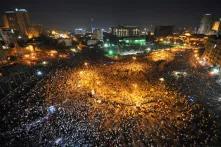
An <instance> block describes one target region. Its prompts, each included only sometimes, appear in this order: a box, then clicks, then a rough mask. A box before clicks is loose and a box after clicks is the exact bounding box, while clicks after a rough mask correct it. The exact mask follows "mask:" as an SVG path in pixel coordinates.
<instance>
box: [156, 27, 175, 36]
mask: <svg viewBox="0 0 221 147" xmlns="http://www.w3.org/2000/svg"><path fill="white" fill-rule="evenodd" d="M173 29H174V27H173V26H156V27H155V30H154V35H155V36H156V37H166V36H169V35H172V34H173Z"/></svg>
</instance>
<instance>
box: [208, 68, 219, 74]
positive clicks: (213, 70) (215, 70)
mask: <svg viewBox="0 0 221 147" xmlns="http://www.w3.org/2000/svg"><path fill="white" fill-rule="evenodd" d="M219 72H220V70H219V68H217V67H215V68H213V69H212V71H211V72H210V74H212V75H218V74H219Z"/></svg>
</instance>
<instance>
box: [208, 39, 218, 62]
mask: <svg viewBox="0 0 221 147" xmlns="http://www.w3.org/2000/svg"><path fill="white" fill-rule="evenodd" d="M204 57H205V58H206V59H207V61H209V62H210V63H212V64H219V65H221V39H220V38H219V39H215V38H210V39H209V40H208V42H207V44H206V50H205V53H204Z"/></svg>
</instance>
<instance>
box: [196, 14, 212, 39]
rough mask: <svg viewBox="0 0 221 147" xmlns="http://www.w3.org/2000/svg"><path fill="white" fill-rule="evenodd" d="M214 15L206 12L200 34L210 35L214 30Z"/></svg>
mask: <svg viewBox="0 0 221 147" xmlns="http://www.w3.org/2000/svg"><path fill="white" fill-rule="evenodd" d="M212 24H213V17H212V15H211V14H205V15H204V16H203V18H202V20H201V23H200V27H199V30H198V34H204V35H210V33H211V30H212Z"/></svg>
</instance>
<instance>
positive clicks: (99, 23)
mask: <svg viewBox="0 0 221 147" xmlns="http://www.w3.org/2000/svg"><path fill="white" fill-rule="evenodd" d="M219 5H220V2H219V1H217V0H212V1H209V0H203V1H199V0H195V1H189V0H188V1H184V0H181V1H179V2H178V1H175V0H169V1H162V0H155V1H148V2H146V1H144V0H139V1H131V0H129V1H126V0H121V1H116V0H113V1H101V0H98V1H89V0H83V1H70V0H65V1H58V0H55V1H51V0H49V1H42V0H40V1H36V0H29V1H26V0H22V1H16V0H11V1H7V2H6V1H5V2H2V3H1V6H0V8H1V14H3V13H4V11H7V10H13V9H15V8H25V9H27V10H28V11H29V12H30V15H31V20H32V21H33V22H34V23H37V24H43V25H44V26H46V27H52V28H60V29H63V30H73V28H74V27H87V25H88V24H89V23H90V18H94V26H95V27H104V28H107V27H109V26H112V25H117V24H129V25H140V26H144V25H175V26H194V27H198V26H199V24H200V23H199V21H200V19H201V17H202V16H203V15H204V14H205V13H211V14H213V15H214V16H216V17H221V12H219ZM168 19H169V20H170V21H169V22H168Z"/></svg>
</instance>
